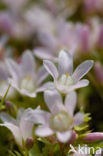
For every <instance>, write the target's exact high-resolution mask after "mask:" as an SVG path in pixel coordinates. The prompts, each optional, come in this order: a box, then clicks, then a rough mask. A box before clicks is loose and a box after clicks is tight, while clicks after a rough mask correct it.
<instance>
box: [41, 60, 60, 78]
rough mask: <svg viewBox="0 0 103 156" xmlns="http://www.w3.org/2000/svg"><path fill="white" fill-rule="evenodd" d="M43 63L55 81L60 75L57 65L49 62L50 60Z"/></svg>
mask: <svg viewBox="0 0 103 156" xmlns="http://www.w3.org/2000/svg"><path fill="white" fill-rule="evenodd" d="M43 63H44V67H45V69H46V70H47V71H48V73H49V74H50V75H51V76H52V77H53V78H54V80H55V79H57V78H58V75H59V74H58V71H57V68H56V67H55V65H54V64H53V63H52V62H51V61H48V60H45V61H44V62H43Z"/></svg>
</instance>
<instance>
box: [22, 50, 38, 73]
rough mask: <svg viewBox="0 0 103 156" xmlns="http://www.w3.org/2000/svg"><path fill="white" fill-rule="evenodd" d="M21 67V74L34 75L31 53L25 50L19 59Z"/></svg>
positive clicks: (33, 61) (34, 66)
mask: <svg viewBox="0 0 103 156" xmlns="http://www.w3.org/2000/svg"><path fill="white" fill-rule="evenodd" d="M21 67H22V71H23V73H28V74H29V73H30V75H31V74H34V72H35V68H36V64H35V60H34V57H33V55H32V53H31V51H29V50H27V51H25V52H24V53H23V55H22V59H21Z"/></svg>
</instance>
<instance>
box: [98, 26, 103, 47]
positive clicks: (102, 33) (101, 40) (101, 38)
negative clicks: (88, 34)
mask: <svg viewBox="0 0 103 156" xmlns="http://www.w3.org/2000/svg"><path fill="white" fill-rule="evenodd" d="M97 45H98V47H99V48H103V24H102V25H101V26H100V30H99V34H98V41H97Z"/></svg>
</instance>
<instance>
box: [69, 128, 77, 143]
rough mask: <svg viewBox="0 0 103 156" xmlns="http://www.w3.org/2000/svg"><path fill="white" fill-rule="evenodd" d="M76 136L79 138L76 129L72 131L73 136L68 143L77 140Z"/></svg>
mask: <svg viewBox="0 0 103 156" xmlns="http://www.w3.org/2000/svg"><path fill="white" fill-rule="evenodd" d="M76 138H77V134H76V132H75V131H73V132H72V136H71V138H70V140H69V142H68V144H71V143H74V142H75V140H76Z"/></svg>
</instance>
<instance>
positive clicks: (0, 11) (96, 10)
mask: <svg viewBox="0 0 103 156" xmlns="http://www.w3.org/2000/svg"><path fill="white" fill-rule="evenodd" d="M27 49H30V50H32V52H33V54H34V56H35V58H36V61H37V63H38V66H39V65H40V64H42V59H45V58H46V59H47V58H48V59H53V58H56V57H57V56H58V53H59V51H60V50H61V49H65V50H67V51H70V53H71V54H72V55H73V57H74V68H75V67H76V66H77V65H78V64H80V63H81V62H82V61H84V60H86V59H92V60H94V61H95V64H94V67H93V69H92V70H91V71H90V72H89V74H88V75H87V76H86V77H87V78H88V79H89V80H90V85H89V86H88V87H86V88H83V89H80V90H79V91H77V93H78V107H77V110H78V109H83V110H84V111H85V112H86V113H91V115H90V116H91V117H92V119H91V121H90V123H89V124H90V126H89V128H90V130H92V131H101V132H103V0H0V62H3V61H4V59H5V58H6V57H12V58H13V59H15V60H17V61H18V62H19V61H20V56H21V54H22V53H23V52H24V51H25V50H27ZM28 63H29V62H28ZM0 66H1V63H0ZM5 68H6V67H5ZM5 70H7V69H5ZM0 75H1V74H0ZM1 80H2V78H1ZM1 82H2V81H0V84H1ZM1 90H2V87H1ZM9 101H10V103H11V104H13V106H12V107H13V108H11V107H10V108H8V107H9V106H8V105H6V106H7V108H6V109H7V111H10V113H11V114H13V111H14V109H17V108H19V107H21V106H22V107H24V108H27V107H33V108H35V107H36V104H37V103H41V101H42V103H43V95H42V94H40V95H38V98H37V99H35V100H33V99H29V98H28V99H27V98H25V97H22V96H20V95H19V94H18V93H16V96H14V97H10V98H9ZM42 105H43V104H42ZM14 107H16V108H14ZM43 107H44V106H43ZM12 109H13V110H12ZM10 134H11V133H10ZM10 134H9V131H8V130H7V129H6V128H3V127H0V155H1V156H2V155H5V154H6V152H7V149H12V148H13V146H14V144H13V143H12V142H13V138H12V136H11V135H10ZM7 140H8V142H7ZM9 142H11V144H9ZM15 148H16V147H15Z"/></svg>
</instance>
